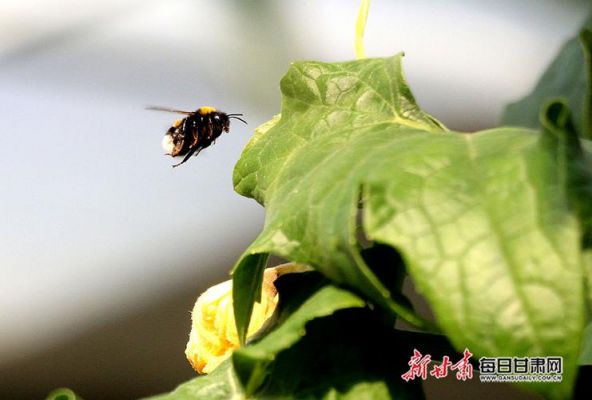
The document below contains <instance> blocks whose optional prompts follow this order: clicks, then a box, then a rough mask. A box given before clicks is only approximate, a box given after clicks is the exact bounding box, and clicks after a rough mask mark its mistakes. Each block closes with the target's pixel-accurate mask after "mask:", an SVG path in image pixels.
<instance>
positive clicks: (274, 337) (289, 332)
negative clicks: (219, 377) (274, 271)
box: [232, 272, 365, 394]
mask: <svg viewBox="0 0 592 400" xmlns="http://www.w3.org/2000/svg"><path fill="white" fill-rule="evenodd" d="M286 280H291V281H292V284H291V285H290V286H288V285H287V284H286ZM326 283H327V282H326V281H325V280H322V279H320V278H319V276H318V273H310V272H308V273H299V274H288V275H287V276H285V277H281V278H279V279H278V280H277V281H276V287H277V288H278V290H279V292H280V296H282V297H281V301H282V303H281V304H280V305H279V306H278V307H279V316H278V318H279V321H282V320H284V319H285V322H283V323H281V324H280V326H279V327H278V328H277V329H275V330H273V331H271V332H270V333H269V334H268V335H267V336H265V339H263V340H262V341H260V342H258V343H255V344H253V345H250V346H247V347H243V348H241V349H239V350H237V351H235V352H234V354H233V356H232V357H233V362H234V367H235V370H236V371H237V376H238V378H239V381H240V382H241V384H242V385H243V387H244V388H245V390H246V392H247V394H252V393H253V392H254V391H255V389H257V388H259V386H260V385H261V383H262V382H263V380H264V379H265V377H266V375H267V373H268V366H269V365H270V364H271V363H272V362H273V361H274V360H275V358H276V356H277V355H278V354H279V353H280V352H282V351H283V350H286V349H288V348H290V347H291V346H292V345H294V344H295V343H296V342H298V341H299V340H300V339H301V338H302V337H303V336H304V335H306V329H305V325H306V324H307V323H308V322H309V321H311V320H313V319H315V318H319V317H324V316H328V315H331V314H333V313H334V312H336V311H337V310H341V309H346V308H354V307H364V305H365V302H364V301H363V300H361V299H360V298H359V297H357V296H356V295H354V294H353V293H351V292H348V291H346V290H344V289H339V288H337V287H335V286H332V285H327V284H326ZM286 297H287V299H288V301H287V302H286V300H284V298H286ZM284 303H287V304H284ZM287 315H289V317H288V318H287V317H286V316H287Z"/></svg>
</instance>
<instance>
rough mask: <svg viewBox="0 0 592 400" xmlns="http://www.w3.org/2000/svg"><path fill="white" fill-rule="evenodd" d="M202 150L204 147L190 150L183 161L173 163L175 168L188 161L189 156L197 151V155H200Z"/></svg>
mask: <svg viewBox="0 0 592 400" xmlns="http://www.w3.org/2000/svg"><path fill="white" fill-rule="evenodd" d="M201 150H202V149H197V148H196V149H193V150H191V151H189V153H187V155H186V156H185V157H184V158H183V161H181V162H180V163H177V164H173V168H175V167H178V166H179V165H181V164H183V163H185V162H187V160H189V158H190V157H191V156H192V155H193V153H195V155H198V154H199V152H200V151H201Z"/></svg>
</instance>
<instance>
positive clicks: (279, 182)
mask: <svg viewBox="0 0 592 400" xmlns="http://www.w3.org/2000/svg"><path fill="white" fill-rule="evenodd" d="M401 57H402V55H398V56H395V57H392V58H386V59H367V60H364V61H353V62H346V63H336V64H327V63H320V62H309V63H295V64H294V65H293V66H292V67H291V68H290V70H289V71H288V73H287V75H286V76H285V77H284V78H283V79H282V82H281V88H282V93H283V106H282V115H281V118H277V117H276V118H275V119H274V120H272V121H270V122H269V123H267V124H265V125H263V126H262V127H260V128H259V129H258V130H257V131H256V132H255V136H254V138H253V140H252V141H251V142H250V143H249V144H248V145H247V147H246V148H245V151H244V153H243V154H244V155H243V157H241V159H240V160H239V162H238V164H237V166H236V168H235V171H234V182H235V189H236V190H237V191H238V192H239V193H241V194H243V195H245V196H251V197H254V198H256V199H257V200H258V201H259V202H260V203H261V204H265V205H266V206H267V221H266V228H265V230H264V232H263V234H262V235H261V236H259V238H258V239H257V240H256V241H255V242H254V243H253V244H252V245H251V246H250V247H249V248H248V249H247V251H246V252H245V253H244V255H243V258H242V259H241V260H240V261H239V263H238V264H237V266H236V267H235V269H234V274H237V273H241V274H244V276H249V273H248V272H242V271H243V270H245V269H248V268H250V267H249V264H250V261H249V260H250V258H251V257H253V256H254V255H256V254H264V253H268V252H274V253H276V254H278V255H281V256H284V257H287V258H289V259H290V260H292V261H295V262H301V263H303V264H309V265H312V266H314V267H315V268H317V269H319V270H321V271H322V272H323V273H324V274H325V275H326V276H328V277H330V278H331V279H333V280H335V281H336V282H339V283H348V282H349V283H355V284H354V285H350V286H353V287H354V288H356V289H358V290H360V291H362V292H364V293H366V294H367V295H368V296H369V297H370V298H372V299H373V300H374V301H375V302H377V303H379V304H382V305H383V306H384V307H386V308H388V309H391V310H393V311H394V312H396V313H397V314H399V315H401V316H402V317H403V318H405V319H406V320H408V321H410V322H412V323H414V324H416V325H418V326H424V325H425V324H424V323H423V322H422V320H421V319H420V318H418V317H417V316H416V315H414V314H413V313H412V312H411V311H410V310H409V309H408V308H407V307H406V306H404V305H401V304H399V303H397V302H395V301H393V299H392V298H391V296H390V293H389V291H388V290H387V289H386V288H385V287H384V285H382V283H381V282H380V281H379V280H378V278H377V277H376V275H375V274H374V273H373V272H372V271H371V270H370V268H369V267H368V266H367V265H366V264H365V262H364V260H363V259H362V257H361V256H360V254H359V252H358V251H357V249H356V248H355V244H356V237H355V236H356V227H355V221H354V218H353V217H355V215H356V213H357V202H358V199H359V193H360V187H359V182H357V181H355V180H350V179H349V177H348V174H349V172H350V171H349V167H348V165H347V163H348V162H349V160H348V157H344V158H342V160H343V161H345V162H346V164H339V165H335V164H334V165H333V166H332V172H330V173H327V171H323V170H322V167H321V168H319V167H315V168H313V169H311V166H314V165H315V164H316V163H317V161H318V160H315V158H317V159H318V157H319V155H320V156H321V157H324V156H325V155H327V154H329V153H330V152H331V151H340V150H341V148H343V147H344V145H345V148H346V149H348V151H349V152H350V153H356V152H358V149H355V148H353V147H350V146H348V144H349V143H350V142H349V139H350V138H354V137H358V138H359V136H360V135H359V131H357V129H360V130H369V131H371V130H375V131H376V130H381V129H385V128H389V127H391V128H392V127H397V128H400V127H414V128H422V129H426V130H432V131H435V132H443V129H444V128H443V127H442V125H441V124H440V123H439V122H437V121H436V120H435V119H434V118H432V117H430V116H429V115H427V114H425V113H424V112H422V111H421V110H420V109H419V107H417V105H416V104H415V99H414V98H413V95H412V94H411V91H410V90H409V88H408V87H407V84H406V82H405V80H404V78H403V74H402V70H401ZM341 104H345V107H343V106H341ZM327 131H331V132H341V134H340V135H331V136H328V135H325V134H324V133H325V132H327ZM282 132H287V134H282ZM270 138H271V139H272V140H271V143H272V144H271V145H270ZM313 138H314V139H315V140H311V139H313ZM369 144H370V143H364V144H363V147H368V145H369ZM311 145H314V146H311ZM315 146H320V147H319V148H318V149H316V150H322V151H321V153H317V152H316V151H315V149H314V147H315ZM311 150H313V151H311ZM360 150H363V149H360ZM361 154H362V153H361V152H360V153H359V155H361ZM321 176H324V177H325V178H328V179H329V180H328V181H323V182H321V181H320V180H319V179H316V178H317V177H321ZM302 177H307V178H308V179H307V180H300V179H301V178H302ZM343 179H345V180H346V182H344V183H345V184H347V188H344V190H340V191H339V192H337V191H335V190H334V189H335V188H337V187H338V186H335V184H336V183H337V184H341V182H340V180H343ZM313 181H316V182H315V183H314V185H315V186H316V187H319V188H322V187H323V186H324V187H325V188H332V189H333V191H334V194H336V195H339V197H340V198H339V199H338V202H337V203H333V201H331V202H329V203H322V202H321V200H322V198H323V196H324V192H325V191H326V189H325V188H322V191H320V192H319V191H318V190H317V191H315V192H311V191H310V190H309V189H310V188H308V187H306V185H303V184H304V182H308V183H311V182H313ZM309 194H313V195H314V196H313V197H312V198H309ZM284 202H285V204H286V205H288V206H287V207H278V205H281V203H284ZM311 202H313V203H315V206H314V207H309V204H310V203H311ZM337 204H341V205H342V206H337V207H334V205H337ZM343 205H347V206H346V207H343ZM325 221H331V223H326V222H325ZM284 226H285V227H289V229H290V231H287V230H284V229H283V227H284ZM292 238H294V240H292ZM311 248H314V249H315V250H316V251H309V250H310V249H311ZM254 272H255V271H254ZM254 272H253V274H252V275H251V276H252V279H259V278H258V276H257V275H256V274H255V273H254ZM249 290H250V288H249V285H248V284H244V285H235V286H234V291H235V298H238V297H241V298H248V296H249V294H248V293H244V292H248V291H249ZM257 296H258V294H257ZM235 304H236V303H235ZM235 312H236V314H237V316H240V317H241V318H240V319H239V318H237V328H238V331H239V332H246V327H245V326H243V325H242V324H241V322H240V321H243V320H247V321H248V318H249V314H244V315H240V314H243V313H244V311H239V310H236V311H235Z"/></svg>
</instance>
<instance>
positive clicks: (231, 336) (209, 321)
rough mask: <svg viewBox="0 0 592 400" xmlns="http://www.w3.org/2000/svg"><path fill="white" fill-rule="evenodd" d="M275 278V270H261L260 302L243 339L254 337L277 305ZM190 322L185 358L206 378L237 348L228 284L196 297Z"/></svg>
mask: <svg viewBox="0 0 592 400" xmlns="http://www.w3.org/2000/svg"><path fill="white" fill-rule="evenodd" d="M277 277H278V270H277V269H276V268H268V269H266V270H265V273H264V275H263V288H262V291H261V302H260V303H255V305H254V308H253V314H252V315H251V322H250V323H249V331H248V332H247V337H249V336H251V335H253V334H254V333H256V332H257V331H258V330H259V329H260V328H261V326H263V323H265V321H267V319H269V317H271V315H272V314H273V312H274V310H275V307H276V305H277V301H278V296H277V290H276V289H275V286H274V285H273V282H274V281H275V280H276V278H277ZM191 321H192V324H191V332H190V333H189V342H187V348H186V349H185V355H186V356H187V359H188V360H189V363H190V364H191V366H192V367H193V369H195V370H196V371H197V372H199V373H201V374H209V373H210V372H212V371H213V370H214V369H215V368H216V367H217V366H218V365H220V363H221V362H222V361H224V359H226V358H227V357H228V356H229V355H230V354H231V353H232V351H233V350H234V349H236V348H238V347H239V342H238V334H237V332H236V326H235V323H234V310H233V308H232V281H226V282H222V283H220V284H218V285H216V286H212V287H211V288H209V289H208V290H206V291H205V292H204V293H203V294H202V295H201V296H199V298H198V299H197V301H196V302H195V306H194V308H193V312H192V313H191Z"/></svg>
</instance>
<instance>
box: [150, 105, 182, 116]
mask: <svg viewBox="0 0 592 400" xmlns="http://www.w3.org/2000/svg"><path fill="white" fill-rule="evenodd" d="M146 110H154V111H165V112H172V113H177V114H185V115H191V114H193V112H191V111H183V110H177V109H174V108H168V107H160V106H147V107H146Z"/></svg>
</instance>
